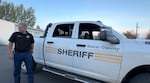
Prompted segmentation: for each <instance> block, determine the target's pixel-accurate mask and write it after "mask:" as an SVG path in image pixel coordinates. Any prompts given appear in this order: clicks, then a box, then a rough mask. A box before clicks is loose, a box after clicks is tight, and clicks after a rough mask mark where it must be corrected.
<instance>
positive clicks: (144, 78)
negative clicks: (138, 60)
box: [129, 73, 150, 83]
mask: <svg viewBox="0 0 150 83" xmlns="http://www.w3.org/2000/svg"><path fill="white" fill-rule="evenodd" d="M129 83H150V73H141V74H138V75H136V76H134V77H133V78H131V80H129Z"/></svg>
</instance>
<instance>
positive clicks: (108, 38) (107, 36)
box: [100, 31, 120, 44]
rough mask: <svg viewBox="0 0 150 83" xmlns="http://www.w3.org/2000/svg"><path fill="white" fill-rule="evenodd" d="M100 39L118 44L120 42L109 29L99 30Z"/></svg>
mask: <svg viewBox="0 0 150 83" xmlns="http://www.w3.org/2000/svg"><path fill="white" fill-rule="evenodd" d="M100 40H102V41H108V42H110V43H111V44H119V43H120V41H119V39H118V38H117V37H116V36H114V35H113V34H112V33H111V32H109V31H101V32H100Z"/></svg>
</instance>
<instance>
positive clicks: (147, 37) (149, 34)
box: [146, 31, 150, 39]
mask: <svg viewBox="0 0 150 83" xmlns="http://www.w3.org/2000/svg"><path fill="white" fill-rule="evenodd" d="M146 39H150V31H149V33H148V34H147V36H146Z"/></svg>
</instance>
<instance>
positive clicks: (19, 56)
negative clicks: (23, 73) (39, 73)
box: [14, 52, 33, 83]
mask: <svg viewBox="0 0 150 83" xmlns="http://www.w3.org/2000/svg"><path fill="white" fill-rule="evenodd" d="M22 61H24V62H25V64H26V68H27V74H28V83H33V68H32V65H33V64H32V63H33V61H32V53H31V52H23V53H19V52H16V53H15V54H14V78H15V79H14V81H15V83H20V78H21V77H20V69H21V63H22Z"/></svg>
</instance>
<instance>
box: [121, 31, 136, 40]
mask: <svg viewBox="0 0 150 83" xmlns="http://www.w3.org/2000/svg"><path fill="white" fill-rule="evenodd" d="M123 34H124V35H125V36H126V37H127V38H129V39H136V38H137V36H136V35H135V34H133V33H132V32H131V31H126V32H124V33H123Z"/></svg>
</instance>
